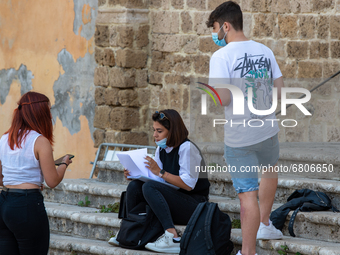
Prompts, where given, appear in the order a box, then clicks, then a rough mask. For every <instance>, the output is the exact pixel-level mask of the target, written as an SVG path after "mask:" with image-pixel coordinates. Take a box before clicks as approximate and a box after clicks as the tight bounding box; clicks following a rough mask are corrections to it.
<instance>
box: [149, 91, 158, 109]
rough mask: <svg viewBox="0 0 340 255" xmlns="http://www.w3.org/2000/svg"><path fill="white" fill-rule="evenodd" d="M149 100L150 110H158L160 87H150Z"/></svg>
mask: <svg viewBox="0 0 340 255" xmlns="http://www.w3.org/2000/svg"><path fill="white" fill-rule="evenodd" d="M150 94H151V95H150V98H152V100H151V101H150V108H154V109H158V107H159V102H160V97H159V94H160V86H151V87H150Z"/></svg>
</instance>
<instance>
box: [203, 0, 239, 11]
mask: <svg viewBox="0 0 340 255" xmlns="http://www.w3.org/2000/svg"><path fill="white" fill-rule="evenodd" d="M224 2H225V1H224V0H208V10H215V9H216V7H217V6H219V5H220V4H222V3H224ZM241 10H242V8H241Z"/></svg>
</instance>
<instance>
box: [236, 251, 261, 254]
mask: <svg viewBox="0 0 340 255" xmlns="http://www.w3.org/2000/svg"><path fill="white" fill-rule="evenodd" d="M236 255H242V253H241V251H238V253H237V254H236ZM255 255H257V253H255Z"/></svg>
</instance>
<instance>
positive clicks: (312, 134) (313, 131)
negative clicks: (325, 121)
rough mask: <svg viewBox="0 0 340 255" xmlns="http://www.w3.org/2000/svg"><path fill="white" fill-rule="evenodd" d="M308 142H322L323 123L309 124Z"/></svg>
mask: <svg viewBox="0 0 340 255" xmlns="http://www.w3.org/2000/svg"><path fill="white" fill-rule="evenodd" d="M308 134H309V142H323V125H310V126H309V131H308Z"/></svg>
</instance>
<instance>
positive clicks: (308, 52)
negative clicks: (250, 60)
mask: <svg viewBox="0 0 340 255" xmlns="http://www.w3.org/2000/svg"><path fill="white" fill-rule="evenodd" d="M222 2H223V1H221V0H100V1H99V3H98V4H99V11H98V18H97V25H96V26H97V27H96V36H95V43H96V50H95V54H96V61H97V63H98V67H97V68H96V71H95V79H94V80H95V85H96V93H95V94H96V96H95V98H96V104H97V107H96V113H95V120H94V125H95V127H96V128H97V130H96V131H95V133H94V138H95V145H96V146H98V145H99V144H100V143H101V142H104V141H105V142H117V143H132V144H153V143H152V140H153V139H152V132H151V130H152V128H151V127H152V121H151V120H150V119H151V114H152V113H153V112H154V111H155V110H159V109H164V108H174V109H176V110H178V111H179V112H180V113H181V115H182V116H183V118H184V120H185V123H186V124H187V125H188V126H189V127H190V132H191V138H192V139H194V140H195V141H197V142H210V141H222V140H221V138H222V137H223V130H222V128H217V129H216V130H214V132H211V130H212V129H213V127H212V119H214V118H215V117H217V116H218V117H220V116H221V114H223V109H221V108H217V107H215V106H214V105H213V102H210V101H209V116H207V117H206V118H205V119H200V120H196V119H195V117H194V116H196V115H197V114H199V113H200V104H199V101H198V99H199V98H198V97H199V96H200V92H199V91H197V89H196V90H195V89H193V88H194V87H195V85H194V82H193V81H194V79H195V78H201V79H202V78H207V77H208V72H209V59H210V56H211V54H212V53H213V52H214V51H216V50H217V49H218V48H219V47H217V46H215V45H214V43H213V41H212V39H211V30H210V29H208V28H207V27H206V25H205V22H206V20H207V18H208V16H209V14H210V12H211V11H212V10H213V9H214V8H215V7H216V6H218V5H219V4H220V3H222ZM237 2H238V3H239V4H240V5H241V8H242V10H243V13H244V16H243V17H244V32H245V34H246V36H247V37H248V38H249V39H252V40H255V41H258V42H261V43H263V44H265V45H267V46H268V47H270V48H271V49H272V50H273V52H274V54H275V56H276V58H277V62H278V64H279V66H280V68H281V71H282V73H283V76H284V77H285V78H287V80H286V84H287V86H293V85H294V86H296V87H299V86H300V87H301V86H303V87H305V88H308V89H310V88H312V86H314V85H316V84H317V82H319V81H321V80H322V78H326V77H329V76H330V75H331V74H333V73H335V72H336V71H338V70H340V60H339V58H340V53H339V52H340V42H339V40H338V39H339V35H340V16H339V15H337V11H339V10H340V0H326V1H317V0H306V1H297V0H281V1H278V0H240V1H237ZM320 78H321V79H320ZM288 79H289V80H288ZM297 81H299V85H296V83H297ZM301 84H302V85H301ZM306 106H307V108H308V109H309V110H310V111H311V112H312V113H313V116H311V117H309V116H303V115H302V114H301V112H300V111H299V110H297V109H295V108H296V107H295V106H293V107H291V108H289V109H288V110H287V113H288V115H287V116H281V117H278V118H279V119H291V118H293V119H296V120H297V121H298V126H297V127H295V128H281V132H280V140H281V141H282V142H283V141H296V142H302V141H303V142H307V141H311V142H322V141H324V142H329V141H340V128H339V126H340V125H339V124H340V121H339V115H340V109H339V107H340V103H339V84H338V82H333V83H331V84H326V85H324V86H323V87H322V88H321V89H318V90H316V91H315V92H313V94H312V99H311V101H310V102H309V103H308V104H307V105H306ZM222 116H223V115H222Z"/></svg>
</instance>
